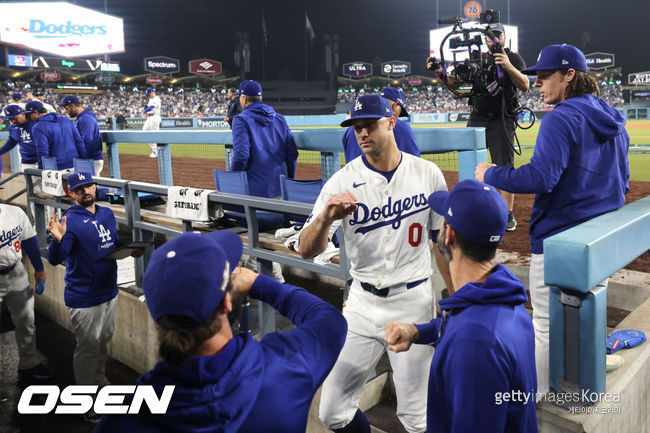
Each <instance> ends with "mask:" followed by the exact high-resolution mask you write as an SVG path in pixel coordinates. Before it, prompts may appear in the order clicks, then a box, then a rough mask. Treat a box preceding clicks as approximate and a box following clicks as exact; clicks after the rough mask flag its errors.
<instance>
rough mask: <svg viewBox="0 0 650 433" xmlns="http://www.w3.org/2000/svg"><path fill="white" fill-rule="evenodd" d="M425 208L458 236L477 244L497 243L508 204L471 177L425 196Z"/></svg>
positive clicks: (496, 192) (488, 186) (504, 226)
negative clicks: (440, 216)
mask: <svg viewBox="0 0 650 433" xmlns="http://www.w3.org/2000/svg"><path fill="white" fill-rule="evenodd" d="M429 207H430V208H431V209H433V210H434V211H435V212H436V213H438V214H440V215H442V216H443V217H444V218H445V219H446V220H447V222H448V223H449V224H451V226H452V227H453V228H454V230H456V231H457V232H458V233H460V234H461V235H463V236H465V237H466V238H468V239H470V240H472V241H474V242H476V243H477V244H481V245H498V244H499V242H501V241H502V240H503V235H504V234H505V232H506V225H507V224H508V206H507V205H506V201H505V200H504V199H503V197H501V194H499V192H498V191H497V190H496V189H495V188H494V187H493V186H490V185H486V184H484V183H481V182H479V181H477V180H474V179H466V180H463V181H462V182H458V184H456V186H454V187H453V188H452V190H451V191H437V192H434V193H433V194H431V195H430V196H429Z"/></svg>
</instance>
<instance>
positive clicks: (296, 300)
mask: <svg viewBox="0 0 650 433" xmlns="http://www.w3.org/2000/svg"><path fill="white" fill-rule="evenodd" d="M250 295H251V297H253V298H255V299H259V300H261V301H264V302H266V303H268V304H270V305H272V306H273V308H275V309H276V310H278V312H280V313H281V314H282V315H284V316H286V317H287V318H289V320H291V321H292V322H293V323H294V324H295V325H296V327H295V328H293V329H292V330H291V331H288V332H279V333H272V334H269V335H268V338H267V337H265V338H264V339H263V340H262V344H276V343H277V345H278V346H279V349H280V350H282V351H283V352H286V350H287V348H291V349H294V350H295V351H297V352H298V353H297V355H298V356H301V357H302V359H303V363H304V366H305V368H306V369H307V370H308V371H309V372H310V373H311V375H312V378H313V385H314V388H317V387H318V386H320V384H321V383H322V381H323V380H325V377H326V376H327V375H328V374H329V372H330V370H331V369H332V367H333V366H334V363H335V362H336V359H337V358H338V356H339V353H340V352H341V349H342V348H343V343H344V342H345V336H346V333H347V329H348V325H347V322H346V321H345V319H344V318H343V315H342V314H341V313H340V312H339V311H338V310H337V309H336V308H334V307H333V306H331V305H330V304H328V303H327V302H325V301H323V300H321V299H320V298H318V297H316V296H314V295H312V294H310V293H307V291H305V290H304V289H301V288H300V287H295V286H292V285H290V284H282V283H279V282H277V281H275V280H274V279H272V278H270V277H268V276H266V275H260V276H258V277H257V279H256V280H255V283H254V284H253V287H252V288H251V292H250ZM287 339H290V340H291V341H289V342H287ZM287 344H288V345H287Z"/></svg>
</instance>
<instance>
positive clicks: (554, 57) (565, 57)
mask: <svg viewBox="0 0 650 433" xmlns="http://www.w3.org/2000/svg"><path fill="white" fill-rule="evenodd" d="M554 69H575V70H576V71H582V72H587V69H588V68H587V59H586V58H585V55H584V54H583V53H582V51H580V50H579V49H577V48H576V47H574V46H573V45H569V44H561V45H549V46H547V47H544V48H542V51H540V52H539V56H538V57H537V64H536V65H535V66H531V67H530V68H526V69H523V70H522V71H521V72H522V73H523V74H526V75H537V71H548V70H554Z"/></svg>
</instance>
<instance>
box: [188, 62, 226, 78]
mask: <svg viewBox="0 0 650 433" xmlns="http://www.w3.org/2000/svg"><path fill="white" fill-rule="evenodd" d="M188 70H189V71H190V74H196V75H219V74H221V62H220V61H218V60H211V59H196V60H190V62H189V65H188Z"/></svg>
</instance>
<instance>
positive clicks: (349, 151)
mask: <svg viewBox="0 0 650 433" xmlns="http://www.w3.org/2000/svg"><path fill="white" fill-rule="evenodd" d="M396 120H397V121H396V122H395V128H393V134H394V135H395V142H396V143H397V148H398V149H399V150H401V151H402V152H406V153H410V154H411V155H414V156H420V149H418V145H417V144H416V143H415V134H413V130H412V129H411V126H410V125H409V124H408V123H406V122H404V121H403V120H400V119H396ZM342 141H343V151H344V152H345V162H350V161H352V160H353V159H354V158H356V157H357V156H361V154H362V153H363V151H362V150H361V147H359V142H358V141H357V136H356V135H355V134H354V126H350V127H349V128H348V129H346V130H345V133H344V134H343V139H342Z"/></svg>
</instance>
